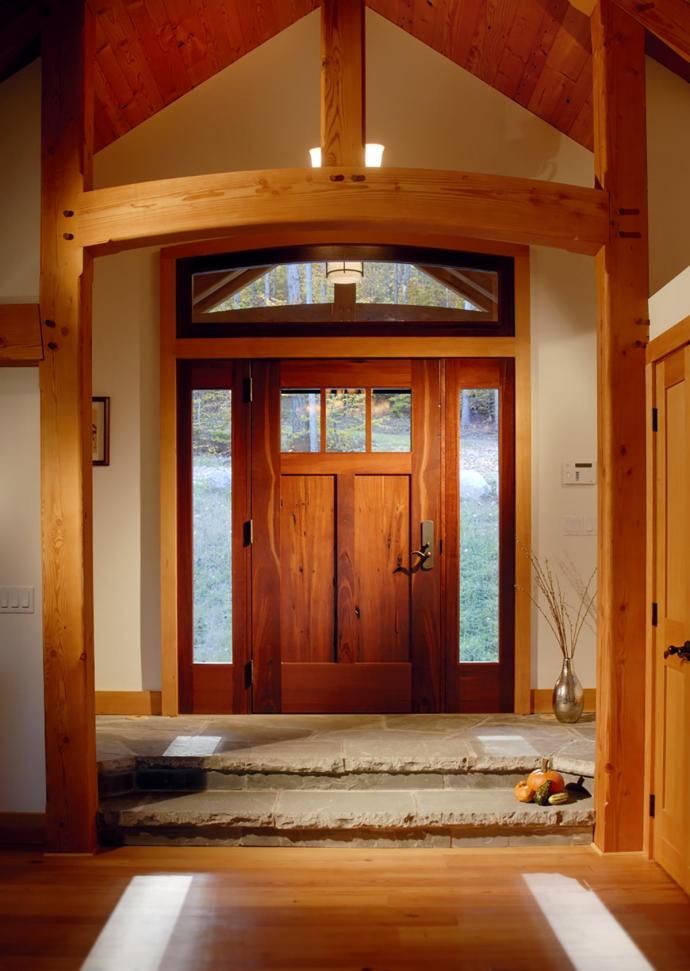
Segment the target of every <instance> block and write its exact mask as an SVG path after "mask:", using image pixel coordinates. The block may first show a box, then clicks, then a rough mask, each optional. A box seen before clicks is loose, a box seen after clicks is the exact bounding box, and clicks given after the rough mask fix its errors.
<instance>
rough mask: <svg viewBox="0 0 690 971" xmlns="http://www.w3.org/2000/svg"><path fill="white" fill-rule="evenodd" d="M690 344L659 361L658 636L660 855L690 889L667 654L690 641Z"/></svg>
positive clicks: (686, 799) (686, 667)
mask: <svg viewBox="0 0 690 971" xmlns="http://www.w3.org/2000/svg"><path fill="white" fill-rule="evenodd" d="M689 378H690V349H688V348H685V349H682V350H679V351H676V352H675V353H674V354H671V355H669V357H667V358H666V359H665V360H663V361H662V362H661V363H660V364H658V365H657V367H656V404H657V409H658V433H657V434H656V435H655V436H654V448H655V456H654V458H655V467H656V470H657V475H656V482H655V488H656V503H655V513H656V515H655V524H654V534H655V539H656V571H657V576H656V579H657V591H658V597H659V604H658V610H659V621H658V628H657V636H656V637H655V639H654V642H653V644H654V665H653V670H654V681H655V690H654V707H655V711H654V716H653V720H652V722H653V725H654V732H655V745H654V794H655V818H654V829H653V834H654V835H653V843H654V856H655V858H656V859H657V860H658V862H659V863H661V865H662V866H663V867H665V869H666V870H668V872H669V873H670V874H671V876H672V877H673V878H674V879H675V880H677V881H678V882H679V883H680V884H681V886H683V888H684V889H685V890H686V891H687V892H690V836H689V831H690V781H689V780H690V774H689V773H688V765H690V731H689V728H690V661H688V660H683V659H682V658H681V657H679V656H678V654H675V653H673V654H668V656H666V657H665V656H664V654H665V653H666V652H667V650H668V648H669V647H670V646H671V645H673V646H675V647H680V646H682V645H684V644H685V642H686V641H688V640H690V457H689V456H688V449H689V443H688V435H689V434H690V380H688V379H689Z"/></svg>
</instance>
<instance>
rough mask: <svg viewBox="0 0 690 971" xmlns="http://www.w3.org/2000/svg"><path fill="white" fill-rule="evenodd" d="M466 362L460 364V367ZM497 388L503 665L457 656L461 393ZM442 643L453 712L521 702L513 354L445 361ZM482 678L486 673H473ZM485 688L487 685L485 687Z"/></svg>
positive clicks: (505, 708) (503, 707) (510, 708)
mask: <svg viewBox="0 0 690 971" xmlns="http://www.w3.org/2000/svg"><path fill="white" fill-rule="evenodd" d="M459 363H462V369H460V368H459V367H457V365H458V364H459ZM470 387H471V388H493V387H496V388H498V389H499V400H500V408H499V422H500V424H499V429H500V431H499V463H500V479H499V510H500V512H499V578H500V579H499V663H498V664H493V663H480V662H476V663H469V662H464V663H463V662H462V660H460V661H458V650H459V641H458V630H459V621H460V603H459V599H458V591H459V588H460V557H459V549H460V515H461V514H462V513H461V502H460V496H459V476H458V470H459V458H460V428H459V421H458V403H459V398H458V396H459V392H460V391H461V389H463V388H470ZM444 410H445V450H446V468H445V479H446V485H445V492H446V501H445V505H446V509H445V529H444V536H445V540H444V541H445V555H444V557H443V560H444V574H445V575H444V598H443V599H444V602H443V605H442V609H443V612H444V621H445V636H444V643H445V647H446V658H445V660H446V710H447V711H462V712H467V711H477V712H485V711H513V708H514V703H515V685H514V677H515V651H514V650H513V649H512V647H513V646H514V645H515V570H516V557H515V526H516V522H515V501H514V497H515V360H514V359H511V358H504V359H501V358H490V359H489V358H483V359H482V358H477V359H470V360H463V361H462V362H460V361H458V360H456V361H449V362H447V365H446V402H445V409H444ZM475 676H480V677H475ZM480 689H481V690H480Z"/></svg>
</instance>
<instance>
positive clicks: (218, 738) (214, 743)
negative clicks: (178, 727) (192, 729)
mask: <svg viewBox="0 0 690 971" xmlns="http://www.w3.org/2000/svg"><path fill="white" fill-rule="evenodd" d="M222 741H223V736H222V735H178V736H177V738H174V739H173V740H172V742H171V743H170V745H168V747H167V748H166V750H165V752H163V756H164V757H165V756H179V757H183V756H185V755H193V756H197V755H213V753H214V752H215V750H216V749H217V748H218V746H219V745H220V743H221V742H222Z"/></svg>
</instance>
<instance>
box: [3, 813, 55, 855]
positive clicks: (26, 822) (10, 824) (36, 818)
mask: <svg viewBox="0 0 690 971" xmlns="http://www.w3.org/2000/svg"><path fill="white" fill-rule="evenodd" d="M45 842H46V814H45V813H0V846H2V847H9V848H10V849H13V850H22V849H40V848H42V847H43V846H45Z"/></svg>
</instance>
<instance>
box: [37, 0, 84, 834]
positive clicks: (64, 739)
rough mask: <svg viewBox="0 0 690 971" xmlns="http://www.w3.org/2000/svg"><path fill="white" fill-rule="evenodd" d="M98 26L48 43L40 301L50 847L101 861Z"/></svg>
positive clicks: (67, 2)
mask: <svg viewBox="0 0 690 971" xmlns="http://www.w3.org/2000/svg"><path fill="white" fill-rule="evenodd" d="M92 63H93V20H92V14H91V11H90V9H89V8H88V7H87V5H86V3H85V2H84V0H64V2H63V3H61V4H60V5H59V8H58V7H57V6H54V7H53V8H52V15H51V18H50V20H49V24H48V29H46V30H45V32H44V34H43V68H42V85H43V89H42V167H41V170H42V199H41V201H42V205H41V284H40V304H41V311H42V315H43V322H44V324H45V326H46V345H47V346H46V351H47V354H46V358H45V360H44V361H42V362H41V364H40V367H39V379H40V392H41V528H42V554H43V658H44V686H45V742H46V785H47V801H46V819H47V825H46V829H47V846H48V848H49V849H50V850H54V851H59V852H73V853H74V852H82V853H84V852H86V853H89V852H93V851H94V850H95V848H96V845H97V840H96V810H97V806H98V792H97V773H96V724H95V713H94V655H93V544H92V514H93V504H92V468H91V283H92V261H91V257H90V256H89V255H88V254H85V253H84V252H83V250H82V249H81V247H80V246H79V245H78V244H77V243H75V242H74V241H73V240H71V239H66V238H65V234H67V236H69V235H70V234H69V232H68V231H67V230H66V229H65V223H66V222H67V221H68V220H67V217H65V216H64V212H65V211H69V205H70V202H69V200H71V199H73V198H75V196H76V195H77V194H78V193H79V192H81V190H82V189H83V188H84V187H88V186H89V184H90V177H91V147H92V131H91V118H92V115H93V91H92V87H91V78H90V77H89V71H88V70H86V68H85V67H84V65H87V66H88V65H91V64H92Z"/></svg>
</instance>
